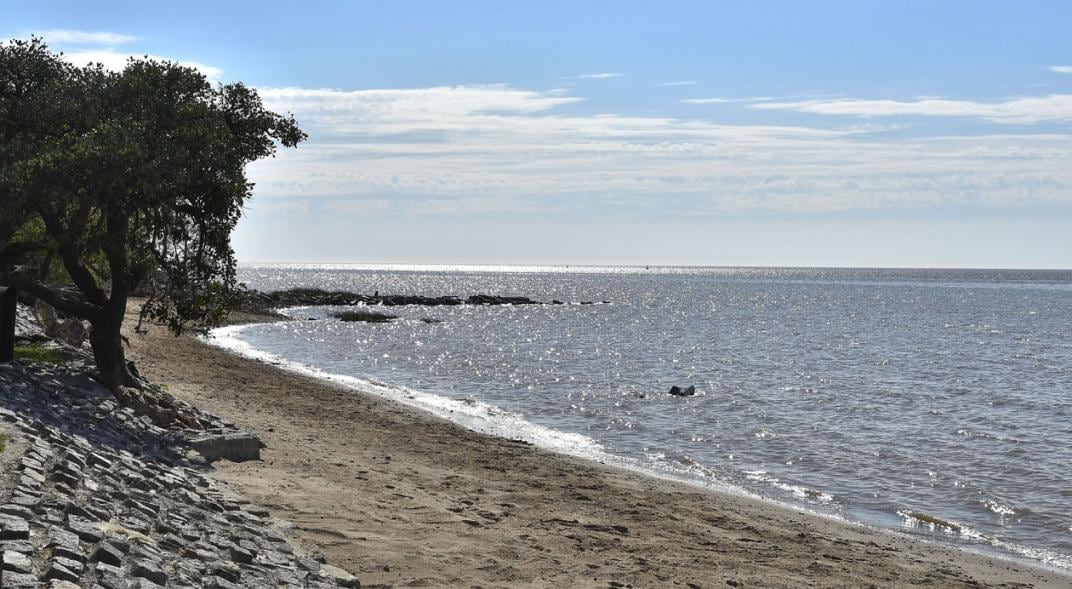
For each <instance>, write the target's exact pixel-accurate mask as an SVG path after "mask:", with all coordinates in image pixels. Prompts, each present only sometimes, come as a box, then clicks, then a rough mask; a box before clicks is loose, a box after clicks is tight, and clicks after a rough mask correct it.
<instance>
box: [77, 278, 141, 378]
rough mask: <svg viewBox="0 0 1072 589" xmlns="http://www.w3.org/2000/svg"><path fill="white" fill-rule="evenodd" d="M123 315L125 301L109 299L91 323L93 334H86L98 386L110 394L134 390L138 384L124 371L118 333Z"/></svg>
mask: <svg viewBox="0 0 1072 589" xmlns="http://www.w3.org/2000/svg"><path fill="white" fill-rule="evenodd" d="M125 314H126V299H125V297H124V298H123V300H122V301H117V300H115V297H112V300H110V301H108V304H107V305H105V306H104V308H103V309H101V311H100V313H99V314H98V316H97V318H96V321H94V322H93V331H92V333H90V334H89V343H90V345H92V346H93V357H94V359H96V361H97V371H98V372H99V373H100V378H101V384H103V385H104V386H106V387H108V388H109V389H112V390H113V391H114V390H116V389H117V388H119V387H121V386H133V387H138V382H137V381H136V380H135V379H134V377H133V376H131V374H130V371H129V370H127V359H126V354H125V353H124V352H123V338H122V335H121V333H120V329H121V328H122V326H123V317H124V315H125ZM139 388H140V387H139Z"/></svg>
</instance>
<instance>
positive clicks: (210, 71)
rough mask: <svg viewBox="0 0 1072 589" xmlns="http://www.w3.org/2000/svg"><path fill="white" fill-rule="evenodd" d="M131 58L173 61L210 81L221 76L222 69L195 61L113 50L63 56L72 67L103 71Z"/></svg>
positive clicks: (79, 52)
mask: <svg viewBox="0 0 1072 589" xmlns="http://www.w3.org/2000/svg"><path fill="white" fill-rule="evenodd" d="M131 57H133V58H140V57H148V58H151V59H156V60H160V61H173V62H175V63H178V64H179V65H183V66H186V67H191V68H194V69H196V70H200V71H201V73H203V74H205V76H207V77H208V78H211V79H218V78H219V77H220V76H221V75H223V70H222V69H220V68H218V67H214V66H211V65H206V64H203V63H199V62H196V61H184V60H180V59H172V58H169V57H159V56H156V55H147V54H140V53H130V52H125V51H115V50H113V49H87V50H81V51H67V52H64V54H63V58H64V59H66V60H67V61H68V62H70V63H72V64H74V65H77V66H83V65H87V64H90V63H100V64H102V65H103V66H104V67H105V69H109V70H112V71H120V70H122V69H123V68H124V67H126V64H127V60H128V59H130V58H131Z"/></svg>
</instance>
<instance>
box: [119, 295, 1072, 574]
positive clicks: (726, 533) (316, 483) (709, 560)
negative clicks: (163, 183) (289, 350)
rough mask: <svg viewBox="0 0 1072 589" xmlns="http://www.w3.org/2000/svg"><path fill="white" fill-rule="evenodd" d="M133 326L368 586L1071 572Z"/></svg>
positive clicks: (174, 382) (276, 503)
mask: <svg viewBox="0 0 1072 589" xmlns="http://www.w3.org/2000/svg"><path fill="white" fill-rule="evenodd" d="M132 311H133V310H132ZM235 320H236V321H240V322H249V321H258V320H263V318H261V317H258V316H253V315H236V317H235ZM129 324H130V325H131V326H132V325H133V315H132V316H131V321H130V322H129ZM131 336H132V337H131V342H132V350H131V356H132V357H133V359H134V360H135V361H136V362H137V364H138V367H139V369H140V370H141V371H142V372H143V373H144V374H146V375H148V376H149V377H150V378H151V379H153V380H154V381H156V382H159V383H167V384H168V385H169V390H170V392H171V393H172V394H174V395H175V396H177V397H179V398H182V399H184V400H187V401H189V402H191V403H194V404H195V405H198V406H200V407H203V408H204V409H207V410H209V411H211V412H213V413H215V414H217V415H220V416H222V417H224V418H227V419H229V420H231V421H233V422H235V423H237V424H238V425H239V426H242V427H245V428H248V429H251V430H255V431H257V432H258V433H259V434H260V435H261V437H262V439H263V440H264V441H265V442H266V443H267V445H268V447H267V449H265V450H264V452H263V461H261V462H247V463H242V464H232V463H219V464H218V465H217V466H218V470H217V472H216V476H218V477H219V478H220V479H221V480H222V481H224V482H226V483H227V484H229V485H231V486H233V487H234V489H235V490H236V491H240V492H242V493H243V494H245V495H246V496H248V497H250V498H251V499H252V500H254V501H257V502H258V503H261V504H263V505H265V506H267V507H268V508H269V509H270V510H271V511H272V513H273V515H274V516H277V517H280V518H283V519H286V520H289V521H291V522H293V523H294V524H295V526H296V528H295V530H294V532H295V534H296V537H297V540H298V541H299V542H301V543H304V544H306V546H307V547H308V548H310V549H314V550H319V551H322V552H323V553H324V554H325V555H326V556H327V557H328V558H329V559H330V561H331V562H332V563H335V564H338V565H339V566H342V567H343V568H345V569H347V570H348V571H350V572H352V573H354V574H356V575H358V576H359V577H360V578H361V580H362V582H363V583H364V585H365V586H373V587H375V586H429V587H431V586H445V585H447V586H486V587H487V586H494V587H548V586H554V587H627V586H633V587H673V586H679V587H726V586H740V587H786V588H790V587H793V588H795V587H803V586H813V587H913V586H919V585H929V586H934V587H1003V586H1004V587H1038V588H1048V587H1053V588H1057V587H1062V588H1064V587H1068V586H1069V585H1070V583H1072V578H1070V577H1067V576H1063V575H1060V574H1057V573H1054V572H1050V571H1046V570H1043V569H1038V568H1034V567H1031V566H1028V565H1023V564H1020V563H1015V562H1010V561H1006V560H1001V559H998V558H994V557H989V556H983V555H977V554H974V553H970V552H966V551H959V550H955V549H952V548H948V547H945V546H939V545H935V544H930V543H925V542H922V541H917V540H912V539H908V538H905V537H902V536H898V535H894V534H889V533H883V532H879V531H874V530H870V529H867V528H863V527H860V526H854V525H849V524H843V523H840V522H837V521H834V520H830V519H826V518H821V517H817V516H813V515H810V514H806V513H803V512H799V511H796V510H793V509H791V508H783V507H779V506H776V505H772V504H768V503H765V502H761V501H755V500H751V499H748V498H744V497H739V496H734V495H729V494H721V493H717V492H711V491H703V490H700V489H697V488H695V487H690V486H688V485H684V484H679V483H673V482H668V481H662V480H658V479H654V478H649V477H645V476H643V475H640V474H636V473H631V472H625V471H621V470H617V469H612V468H609V467H604V466H601V465H599V464H597V463H593V462H588V461H584V460H579V459H574V458H571V457H566V456H561V455H557V454H552V453H549V452H545V451H542V450H540V449H537V448H534V447H532V446H530V445H527V444H523V443H518V442H512V441H509V440H505V439H501V438H492V437H488V436H483V435H480V434H477V433H474V432H471V431H468V430H465V429H463V428H461V427H459V426H457V425H455V424H452V423H450V422H447V421H444V420H440V419H438V418H435V417H432V416H430V415H427V414H424V413H421V412H418V411H416V410H412V409H409V408H406V407H403V406H401V405H398V404H395V403H392V402H390V401H386V400H384V399H381V398H379V397H375V396H372V395H363V394H360V393H358V392H355V391H354V390H352V389H349V388H344V387H341V386H338V385H334V384H332V383H330V382H324V381H320V380H316V379H313V378H309V377H304V376H300V375H296V374H293V373H290V372H287V371H285V370H282V369H280V368H277V367H273V366H270V365H267V364H264V363H261V362H257V361H254V360H249V359H245V358H240V357H237V356H235V355H232V354H230V353H228V352H226V351H223V350H220V349H217V348H214V347H212V346H209V345H207V344H205V343H203V342H200V341H198V340H196V339H194V338H191V337H183V338H178V339H174V338H171V337H170V336H168V335H166V334H165V333H163V332H162V330H159V329H152V330H150V332H149V334H147V335H145V336H133V334H131Z"/></svg>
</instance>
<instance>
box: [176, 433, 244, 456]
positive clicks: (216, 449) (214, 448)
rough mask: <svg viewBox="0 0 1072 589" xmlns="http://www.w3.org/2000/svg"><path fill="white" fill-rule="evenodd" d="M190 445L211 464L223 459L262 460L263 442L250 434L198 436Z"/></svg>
mask: <svg viewBox="0 0 1072 589" xmlns="http://www.w3.org/2000/svg"><path fill="white" fill-rule="evenodd" d="M190 445H191V446H193V448H194V450H197V451H198V452H200V453H201V455H202V456H204V457H205V460H208V461H209V462H215V461H217V460H219V459H221V458H225V459H227V460H230V461H231V462H245V461H247V460H260V459H261V441H260V439H259V438H257V436H255V435H253V434H251V433H249V432H232V433H226V434H217V435H204V436H198V437H196V438H193V439H192V440H190Z"/></svg>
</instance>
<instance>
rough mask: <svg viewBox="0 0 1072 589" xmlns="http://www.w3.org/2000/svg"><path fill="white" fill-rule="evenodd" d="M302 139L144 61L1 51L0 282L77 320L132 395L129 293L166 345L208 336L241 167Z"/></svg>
mask: <svg viewBox="0 0 1072 589" xmlns="http://www.w3.org/2000/svg"><path fill="white" fill-rule="evenodd" d="M304 139H305V134H304V133H303V132H302V131H301V130H300V129H299V128H298V126H297V124H296V122H295V120H294V118H293V117H292V116H281V115H278V114H276V113H274V112H271V111H269V110H267V109H266V108H265V107H264V105H263V104H262V102H261V100H260V98H259V97H258V95H257V93H256V91H255V90H253V89H252V88H249V87H247V86H245V85H243V84H241V83H235V84H225V85H218V84H217V85H214V84H212V83H210V82H209V81H208V80H207V79H206V77H205V76H204V75H203V74H201V73H200V72H198V71H197V70H195V69H192V68H188V67H183V66H180V65H178V64H175V63H170V62H166V61H157V60H153V59H148V58H144V59H132V60H130V61H129V62H128V63H127V65H126V67H125V68H124V69H123V71H121V72H111V71H108V70H105V69H104V68H103V67H101V66H99V65H97V66H88V67H74V66H72V65H70V64H68V63H66V62H65V61H64V60H63V59H62V56H60V55H57V54H55V53H53V52H51V51H50V50H49V49H48V48H47V46H45V44H44V43H43V42H42V41H40V40H37V39H33V40H30V41H10V42H8V43H6V44H4V45H0V219H2V220H0V284H6V285H9V286H16V287H20V288H22V289H25V290H26V291H28V292H29V293H31V294H32V295H34V296H35V297H37V298H39V299H41V300H42V301H44V302H46V303H48V304H50V305H52V306H53V307H55V308H56V309H57V310H59V311H60V312H61V313H63V314H65V315H67V316H71V317H77V318H80V319H84V320H86V321H88V322H89V323H90V325H91V333H90V344H91V346H92V348H93V354H94V357H95V360H96V364H97V370H98V372H99V374H100V378H101V381H102V382H103V383H104V384H105V385H107V386H109V387H111V388H116V387H119V386H138V383H137V381H136V379H134V378H133V377H132V376H131V374H130V372H129V370H128V368H127V363H126V361H125V356H124V350H123V345H122V336H121V334H120V328H121V326H122V323H123V320H124V316H125V314H126V306H127V301H128V299H129V298H130V296H131V294H132V292H133V291H134V290H135V289H136V288H140V289H143V290H145V291H146V292H147V293H148V299H147V301H146V302H145V304H144V305H143V306H142V308H141V313H142V317H143V318H148V319H150V320H153V321H156V322H159V323H162V324H164V325H167V326H168V327H169V328H170V329H171V330H172V331H173V332H174V333H175V334H179V333H181V332H182V331H183V329H184V328H185V327H186V326H187V325H190V324H192V323H193V324H197V325H201V326H204V325H212V324H215V323H218V322H219V321H220V320H221V319H222V318H223V317H224V315H225V313H226V308H227V305H228V303H229V301H230V298H231V297H232V296H233V294H234V293H235V289H236V286H237V282H236V278H235V258H234V252H233V250H232V249H231V244H230V236H231V232H232V231H233V229H234V227H235V224H236V223H237V222H238V219H239V217H240V216H241V214H242V210H243V206H244V204H245V203H246V201H247V200H248V199H249V198H250V196H251V194H252V190H253V184H252V183H251V182H250V181H249V180H248V179H247V178H246V174H245V171H246V166H247V164H249V163H251V162H253V161H256V160H258V159H261V158H265V157H269V156H272V155H274V154H275V151H276V148H277V146H278V145H280V144H282V145H283V146H286V147H293V146H295V145H297V144H298V143H300V142H301V141H302V140H304ZM57 276H59V277H61V278H62V279H63V280H62V281H56V280H55V279H56V277H57ZM65 283H66V284H65ZM68 284H69V285H73V288H71V287H69V286H68Z"/></svg>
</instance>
